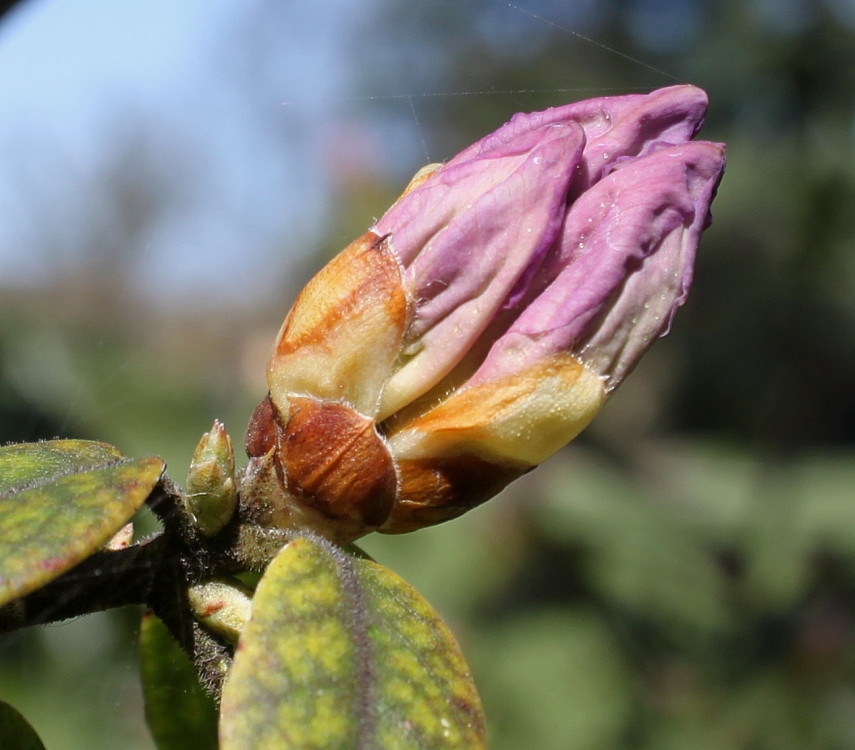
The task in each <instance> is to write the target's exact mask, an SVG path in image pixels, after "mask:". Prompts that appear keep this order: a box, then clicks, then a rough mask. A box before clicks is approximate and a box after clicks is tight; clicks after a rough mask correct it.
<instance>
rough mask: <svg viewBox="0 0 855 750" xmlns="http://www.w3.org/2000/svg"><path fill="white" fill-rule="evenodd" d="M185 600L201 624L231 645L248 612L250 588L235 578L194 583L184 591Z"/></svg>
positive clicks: (234, 641) (235, 640) (245, 621)
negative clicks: (185, 592) (185, 594)
mask: <svg viewBox="0 0 855 750" xmlns="http://www.w3.org/2000/svg"><path fill="white" fill-rule="evenodd" d="M187 601H188V602H189V604H190V609H191V610H192V612H193V616H194V617H195V618H196V619H197V620H198V621H199V622H200V623H201V624H202V625H204V626H205V627H206V628H207V629H208V630H210V631H211V632H212V633H214V634H215V635H218V636H220V637H221V638H222V639H223V640H225V641H227V642H229V643H231V644H236V643H237V641H238V637H239V636H240V634H241V631H242V630H243V628H244V626H245V625H246V623H247V621H248V620H249V616H250V615H251V614H252V589H250V588H248V587H246V586H244V585H243V584H241V583H240V582H239V581H237V580H235V579H215V580H211V581H205V582H204V583H197V584H196V585H194V586H191V587H190V588H189V589H188V590H187Z"/></svg>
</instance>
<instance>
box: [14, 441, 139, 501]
mask: <svg viewBox="0 0 855 750" xmlns="http://www.w3.org/2000/svg"><path fill="white" fill-rule="evenodd" d="M123 458H124V456H123V455H122V454H121V453H120V452H119V449H118V448H115V447H113V446H112V445H108V444H107V443H96V442H94V441H92V440H45V441H43V442H41V443H15V444H12V445H4V446H2V447H0V495H5V494H7V493H9V492H15V491H20V490H22V489H26V488H27V487H33V486H35V485H37V484H47V483H48V482H50V481H51V480H53V479H57V478H58V477H61V476H65V475H66V474H79V473H80V472H83V471H87V470H89V469H96V468H99V467H101V466H106V465H107V464H114V463H118V462H119V461H121V460H122V459H123Z"/></svg>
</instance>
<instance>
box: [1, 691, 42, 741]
mask: <svg viewBox="0 0 855 750" xmlns="http://www.w3.org/2000/svg"><path fill="white" fill-rule="evenodd" d="M0 748H2V750H45V746H44V745H43V744H42V741H41V739H39V736H38V734H36V730H35V729H33V728H32V726H30V723H29V722H28V721H27V720H26V719H25V718H24V717H23V716H21V714H20V713H19V712H18V711H17V710H16V709H14V708H12V706H10V705H9V704H8V703H4V702H3V701H0Z"/></svg>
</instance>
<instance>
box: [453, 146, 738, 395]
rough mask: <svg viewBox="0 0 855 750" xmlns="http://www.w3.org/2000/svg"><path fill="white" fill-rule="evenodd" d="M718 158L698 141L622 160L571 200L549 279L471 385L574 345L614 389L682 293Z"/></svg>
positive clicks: (664, 325)
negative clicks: (554, 270) (553, 273)
mask: <svg viewBox="0 0 855 750" xmlns="http://www.w3.org/2000/svg"><path fill="white" fill-rule="evenodd" d="M723 166H724V152H723V147H721V146H720V145H719V144H713V143H705V142H695V143H687V144H684V145H681V146H673V147H670V148H664V149H661V150H659V151H656V152H654V153H653V154H651V155H650V156H646V157H642V158H638V159H635V160H628V161H625V162H622V163H621V165H620V167H619V168H618V169H616V170H615V171H614V172H612V173H611V174H610V175H608V176H607V177H606V178H604V179H603V180H602V181H601V182H599V183H598V184H597V185H595V186H594V187H592V188H591V189H590V190H588V191H587V192H585V193H584V194H583V195H582V196H581V197H580V198H579V199H578V200H577V201H576V202H575V203H574V204H573V206H572V207H571V209H570V212H569V215H568V217H567V223H566V225H565V228H564V231H563V233H562V237H561V240H560V246H559V248H560V252H558V253H556V254H555V256H554V258H552V259H551V261H552V262H553V263H555V264H557V266H558V267H560V268H561V271H560V273H558V274H557V276H556V278H555V280H554V281H553V282H552V283H551V284H550V285H549V286H548V287H547V288H546V289H545V290H544V291H543V293H542V294H540V296H538V297H537V298H536V299H535V300H534V301H533V302H532V303H531V304H530V305H528V307H527V308H526V309H525V310H524V311H523V312H522V313H521V315H520V316H519V318H518V319H517V320H516V321H515V322H514V324H513V325H512V326H511V327H510V328H509V330H508V331H507V333H506V334H505V335H504V336H502V337H501V338H500V339H499V340H498V341H497V342H496V343H495V344H494V346H493V348H492V349H491V351H490V353H489V355H488V356H487V358H486V360H485V361H484V364H483V365H482V366H481V368H480V369H479V370H478V372H476V373H475V375H474V376H473V377H472V380H471V381H470V384H471V385H476V384H478V383H481V382H484V381H489V380H493V379H495V378H498V377H503V376H505V375H507V374H509V373H513V372H517V371H520V370H522V369H524V368H526V367H528V366H529V365H530V364H531V363H533V362H535V361H537V360H538V359H541V358H544V357H549V356H550V355H551V354H553V353H555V352H560V351H571V352H574V353H576V354H577V355H578V356H579V357H580V358H581V359H582V361H583V362H585V363H586V364H587V365H588V366H589V367H591V369H593V370H594V371H595V372H597V373H599V374H600V375H601V376H603V377H605V378H606V379H607V382H608V386H607V387H608V388H609V389H612V388H613V387H615V386H616V385H617V383H618V382H620V380H621V379H622V378H623V377H625V375H626V374H627V373H628V372H629V371H630V370H631V369H632V367H633V365H634V364H635V362H636V361H637V360H638V359H639V357H640V356H641V354H642V353H643V352H644V351H645V350H646V349H647V347H648V346H649V345H650V343H651V342H652V341H653V339H655V338H656V337H657V336H659V335H661V334H663V333H664V332H666V331H667V329H668V326H669V324H670V321H671V319H672V317H673V315H674V312H675V311H676V309H677V307H679V306H680V305H681V304H682V303H683V301H684V300H685V297H686V293H687V291H688V287H689V284H690V283H691V277H692V267H693V263H694V257H695V250H696V247H697V244H698V240H699V238H700V234H701V231H702V230H703V228H704V227H705V225H706V223H707V218H708V211H709V205H710V202H711V200H712V197H713V194H714V191H715V188H716V186H717V184H718V181H719V179H720V177H721V172H722V169H723Z"/></svg>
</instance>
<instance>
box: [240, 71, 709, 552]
mask: <svg viewBox="0 0 855 750" xmlns="http://www.w3.org/2000/svg"><path fill="white" fill-rule="evenodd" d="M705 111H706V96H705V95H704V93H703V92H702V91H700V90H699V89H696V88H694V87H692V86H674V87H671V88H666V89H662V90H660V91H655V92H653V93H652V94H649V95H631V96H621V97H604V98H599V99H592V100H590V101H586V102H580V103H577V104H571V105H567V106H565V107H558V108H554V109H550V110H546V111H545V112H538V113H533V114H527V115H516V116H515V117H514V118H513V119H512V120H511V121H510V122H509V123H507V124H506V125H505V126H503V127H502V128H500V129H499V130H497V131H496V132H495V133H493V134H491V135H489V136H487V137H486V138H484V139H482V140H481V141H478V142H477V143H475V144H474V145H472V146H470V147H469V148H467V149H465V150H464V151H462V152H461V153H460V154H458V155H457V156H455V157H454V158H453V159H451V160H450V161H449V162H448V163H446V164H445V165H431V166H430V167H427V168H425V169H423V170H421V171H420V172H419V173H418V174H417V175H416V177H415V178H414V180H413V181H412V182H411V184H410V186H408V188H407V190H406V191H405V193H404V194H403V195H402V196H401V198H399V199H398V201H396V203H395V204H394V205H393V206H392V207H391V208H390V209H389V211H388V212H387V213H386V214H385V215H384V216H383V217H382V218H381V219H380V220H379V221H378V222H377V224H376V225H375V226H374V227H373V228H372V229H371V230H370V231H369V232H367V233H366V234H365V235H363V236H362V237H360V238H359V239H357V240H356V241H355V242H354V243H352V244H351V245H350V246H349V247H347V248H346V249H345V250H344V251H343V252H342V253H341V254H340V255H339V256H337V257H336V258H335V259H334V260H333V261H331V262H330V263H329V264H328V265H327V267H326V268H324V269H323V270H322V271H321V272H320V273H319V274H318V275H317V276H315V278H314V279H312V280H311V281H310V282H309V284H308V285H307V286H306V288H305V289H304V290H303V292H302V293H301V294H300V296H299V297H298V299H297V302H296V303H295V305H294V307H293V308H292V310H291V312H290V314H289V316H288V318H287V319H286V321H285V323H284V324H283V326H282V329H281V330H280V333H279V336H278V338H277V342H276V346H275V349H274V352H273V355H272V357H271V359H270V363H269V367H268V383H269V386H270V394H269V396H268V398H267V399H265V401H264V402H263V403H262V404H261V405H260V406H259V408H258V409H257V410H256V414H255V415H254V417H253V420H252V421H251V423H250V428H249V432H248V439H247V448H248V452H249V454H250V457H251V459H252V460H251V462H250V467H249V470H248V473H247V480H246V481H247V482H248V483H249V484H250V485H252V487H253V489H254V492H255V493H256V495H257V496H258V497H262V498H264V499H263V501H261V502H260V505H261V506H263V511H261V517H262V518H263V520H265V521H266V522H269V523H273V524H275V525H281V526H286V527H287V526H297V527H300V526H308V527H310V528H313V529H315V530H317V531H320V532H321V533H324V534H326V535H327V536H330V537H331V538H334V539H336V540H339V541H341V540H348V539H351V538H355V537H356V536H359V535H361V534H363V533H366V532H367V531H369V530H372V529H378V528H379V530H381V531H384V532H392V533H395V532H400V531H408V530H411V529H415V528H419V527H421V526H425V525H429V524H433V523H438V522H440V521H443V520H446V519H448V518H451V517H454V516H456V515H459V514H460V513H462V512H464V511H465V510H467V509H468V508H471V507H473V506H474V505H476V504H478V503H480V502H482V501H483V500H485V499H487V498H488V497H490V496H491V495H493V494H495V493H496V492H497V491H498V490H500V489H501V488H502V487H503V486H504V485H505V484H507V483H508V482H509V481H511V480H513V479H514V478H516V477H518V476H519V475H521V474H522V473H524V472H526V471H528V470H529V469H531V468H532V467H533V466H536V465H537V464H538V463H540V462H541V461H543V460H544V459H546V458H547V457H548V456H550V455H551V454H552V453H554V452H555V451H556V450H558V449H559V448H561V447H562V446H563V445H564V444H566V443H567V442H568V441H570V440H571V439H572V438H573V437H575V436H576V435H577V434H578V433H579V432H580V431H581V430H582V429H584V427H585V426H586V425H587V424H588V423H589V422H590V420H591V419H592V418H593V417H594V415H595V414H596V413H597V412H598V411H599V409H600V408H601V407H602V405H603V403H604V401H605V400H606V398H607V396H608V394H609V393H610V392H611V391H612V390H614V388H615V387H616V386H617V385H618V384H619V383H620V382H621V381H622V380H623V378H624V377H626V375H627V374H628V373H629V371H630V370H631V369H632V368H633V366H634V365H635V364H636V362H637V361H638V359H639V358H640V356H641V355H642V354H643V353H644V351H645V350H646V349H647V347H648V346H649V345H650V343H651V342H652V341H653V340H654V339H655V338H656V337H658V336H660V335H662V334H664V333H665V332H667V330H668V327H669V326H670V322H671V319H672V318H673V315H674V312H675V311H676V309H677V307H679V306H680V305H681V304H682V303H683V301H684V300H685V297H686V293H687V291H688V287H689V284H690V282H691V276H692V267H693V262H694V255H695V249H696V247H697V244H698V240H699V237H700V234H701V232H702V230H703V229H704V228H705V226H706V224H707V222H708V215H709V206H710V202H711V201H712V198H713V195H714V192H715V189H716V186H717V185H718V182H719V180H720V178H721V174H722V170H723V168H724V148H723V146H721V145H720V144H714V143H708V142H702V141H695V142H693V141H691V138H692V137H693V136H694V134H695V133H696V132H697V130H698V128H699V127H700V125H701V122H702V119H703V115H704V113H705ZM248 486H249V485H248Z"/></svg>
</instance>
